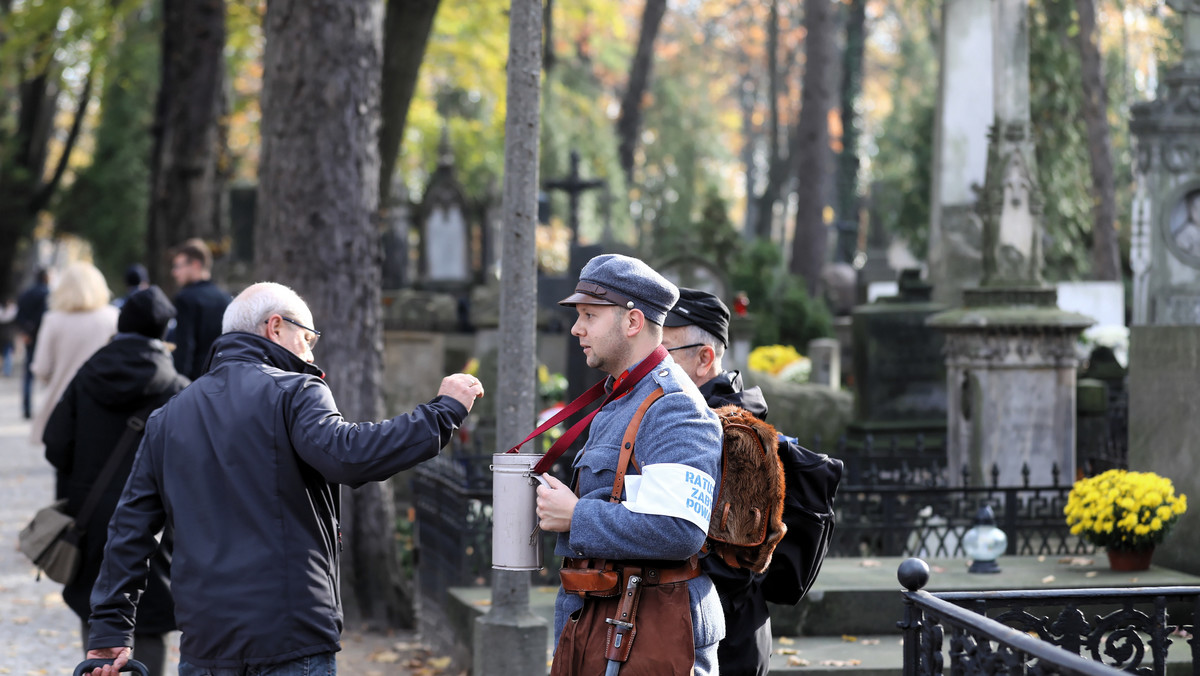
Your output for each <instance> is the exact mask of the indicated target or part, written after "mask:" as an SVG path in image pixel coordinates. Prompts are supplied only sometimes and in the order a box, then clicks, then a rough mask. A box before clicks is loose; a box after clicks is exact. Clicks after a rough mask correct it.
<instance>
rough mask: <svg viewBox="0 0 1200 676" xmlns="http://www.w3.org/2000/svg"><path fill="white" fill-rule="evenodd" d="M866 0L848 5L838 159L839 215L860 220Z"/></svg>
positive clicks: (839, 217)
mask: <svg viewBox="0 0 1200 676" xmlns="http://www.w3.org/2000/svg"><path fill="white" fill-rule="evenodd" d="M866 22H867V2H866V0H850V2H849V4H848V5H846V50H845V51H844V52H843V53H842V90H841V109H842V151H841V152H840V153H838V159H837V205H838V206H837V218H838V220H841V221H857V220H858V168H859V164H860V163H859V159H858V111H857V104H858V98H859V96H861V95H862V77H863V53H864V51H865V47H866V32H865V29H866Z"/></svg>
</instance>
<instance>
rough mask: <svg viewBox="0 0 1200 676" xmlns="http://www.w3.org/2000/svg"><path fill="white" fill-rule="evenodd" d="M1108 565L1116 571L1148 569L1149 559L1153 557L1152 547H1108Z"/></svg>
mask: <svg viewBox="0 0 1200 676" xmlns="http://www.w3.org/2000/svg"><path fill="white" fill-rule="evenodd" d="M1107 551H1108V567H1109V568H1111V569H1112V570H1115V571H1118V572H1122V573H1125V572H1130V571H1135V570H1149V569H1150V559H1151V558H1153V557H1154V548H1153V547H1151V548H1149V549H1111V548H1110V549H1108V550H1107Z"/></svg>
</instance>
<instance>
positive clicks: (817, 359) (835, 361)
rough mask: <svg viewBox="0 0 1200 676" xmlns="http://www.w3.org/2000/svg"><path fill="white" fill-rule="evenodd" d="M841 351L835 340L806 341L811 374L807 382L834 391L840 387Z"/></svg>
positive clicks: (817, 339) (816, 339)
mask: <svg viewBox="0 0 1200 676" xmlns="http://www.w3.org/2000/svg"><path fill="white" fill-rule="evenodd" d="M841 353H842V349H841V346H840V345H839V344H838V342H837V339H836V338H814V339H812V340H810V341H808V359H809V361H810V362H812V372H811V374H810V375H809V377H808V382H810V383H813V384H815V385H826V386H829V387H832V388H834V389H835V390H836V389H840V388H841V386H842V359H841Z"/></svg>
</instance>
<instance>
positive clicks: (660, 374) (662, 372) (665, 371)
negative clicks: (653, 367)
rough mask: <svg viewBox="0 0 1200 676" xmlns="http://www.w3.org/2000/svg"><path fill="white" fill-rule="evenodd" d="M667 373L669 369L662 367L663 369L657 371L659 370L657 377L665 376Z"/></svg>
mask: <svg viewBox="0 0 1200 676" xmlns="http://www.w3.org/2000/svg"><path fill="white" fill-rule="evenodd" d="M668 373H670V371H667V370H666V369H663V370H661V371H659V372H658V375H659V377H661V378H666V377H667V374H668Z"/></svg>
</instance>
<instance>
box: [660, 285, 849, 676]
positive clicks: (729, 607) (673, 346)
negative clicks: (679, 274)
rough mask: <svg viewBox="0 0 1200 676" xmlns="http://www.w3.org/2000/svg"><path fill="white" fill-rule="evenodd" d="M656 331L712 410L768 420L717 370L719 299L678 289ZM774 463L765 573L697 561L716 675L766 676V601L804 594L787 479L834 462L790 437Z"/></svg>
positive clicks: (759, 402) (804, 557)
mask: <svg viewBox="0 0 1200 676" xmlns="http://www.w3.org/2000/svg"><path fill="white" fill-rule="evenodd" d="M664 327H665V328H664V329H663V346H664V347H666V348H667V350H668V351H669V352H670V353H671V357H672V358H674V359H675V361H676V362H677V363H678V364H679V365H680V366H681V367H682V368H683V370H684V371H685V372H686V373H687V375H688V377H690V378H691V379H692V382H694V383H695V384H696V386H697V387H699V388H700V394H701V395H702V396H703V397H704V399H705V400H706V401H707V402H708V405H709V406H712V407H713V408H720V407H721V406H725V405H727V404H733V405H735V406H740V407H742V408H743V409H745V410H747V411H749V412H750V413H751V414H752V415H754V416H755V417H757V418H758V419H760V420H766V419H767V402H766V400H765V399H763V395H762V390H761V389H759V388H758V387H751V388H749V389H747V388H745V387H743V385H742V376H741V374H740V373H738V372H737V371H726V370H724V369H723V368H722V367H721V360H722V358H723V357H724V355H725V349H726V348H728V347H729V308H728V307H726V306H725V303H723V302H722V301H721V299H720V298H718V297H716V296H714V295H713V294H711V293H708V292H706V291H700V290H697V289H686V288H685V289H680V290H679V301H678V302H677V303H676V304H675V307H674V308H672V309H671V312H670V313H669V314H668V315H667V319H666V321H665V322H664ZM779 457H780V459H781V460H782V461H783V467H784V473H785V476H786V478H787V481H788V495H787V500H786V501H785V506H784V515H783V516H784V522H785V523H787V524H788V527H789V530H788V535H785V536H784V539H783V540H782V541H781V542H780V543H779V544H778V545H777V546H776V547H775V552H774V554H773V556H772V557H771V565H770V567H769V568H768V569H767V572H766V573H764V574H761V575H757V574H754V573H752V572H750V571H749V570H746V569H745V568H731V567H730V566H728V565H726V564H725V563H724V562H723V561H721V559H720V558H719V557H715V556H708V557H705V558H703V559H701V561H700V563H701V566H702V567H703V568H704V570H705V572H707V573H708V575H709V576H710V577H711V578H712V580H713V583H714V584H716V587H717V591H718V593H719V594H720V597H721V606H722V607H723V608H724V610H725V626H726V628H727V629H726V633H725V638H724V639H722V641H721V645H720V648H719V650H718V655H719V659H720V662H721V675H722V676H743V675H745V676H759V675H761V674H766V673H767V672H768V669H769V667H770V657H771V616H770V613H769V611H768V610H767V601H770V602H772V603H779V604H783V605H795V604H796V603H797V602H798V601H799V600H800V598H801V596H802V595H803V592H804V584H805V583H804V578H805V573H806V571H808V569H809V568H810V563H809V562H810V561H811V560H812V558H813V554H812V552H805V551H804V549H805V548H806V547H807V546H808V545H804V544H802V540H801V538H800V535H801V533H802V532H803V531H804V528H803V527H802V526H797V525H796V524H797V522H796V519H806V518H808V517H806V516H798V515H795V511H796V510H798V509H799V505H800V504H801V503H800V498H799V496H798V495H797V494H796V493H797V491H799V489H800V487H799V483H800V482H794V481H792V477H793V476H794V475H795V472H796V468H797V467H804V466H811V465H813V464H814V463H821V462H834V463H836V464H837V465H838V468H837V472H838V474H839V475H840V473H841V469H840V461H830V460H829V459H828V458H825V457H824V456H821V455H819V454H816V453H813V452H812V451H809V450H808V449H805V448H803V447H801V446H800V445H799V444H798V443H796V440H795V439H793V438H791V437H786V436H783V435H780V437H779Z"/></svg>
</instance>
